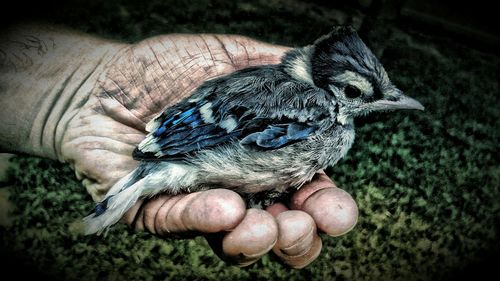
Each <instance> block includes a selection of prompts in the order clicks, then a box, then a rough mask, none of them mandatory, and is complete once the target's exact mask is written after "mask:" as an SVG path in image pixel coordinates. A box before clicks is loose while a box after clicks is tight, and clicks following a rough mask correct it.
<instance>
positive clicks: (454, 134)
mask: <svg viewBox="0 0 500 281" xmlns="http://www.w3.org/2000/svg"><path fill="white" fill-rule="evenodd" d="M89 5H90V8H89ZM76 6H78V5H68V6H67V7H66V6H65V7H61V8H60V9H58V10H54V11H52V12H50V14H47V15H46V18H48V19H49V20H50V21H53V22H56V23H63V24H66V25H69V26H71V27H73V28H76V29H79V30H82V31H85V32H91V33H95V34H98V35H100V36H106V37H112V38H116V39H120V40H126V41H134V40H139V39H142V38H146V37H148V36H152V35H156V34H163V33H168V32H190V33H191V32H218V33H238V34H245V35H249V36H252V37H256V38H259V39H262V40H266V41H269V42H275V43H282V44H289V45H303V44H305V43H309V42H311V41H312V40H314V39H315V38H316V37H317V36H318V35H320V34H322V33H324V32H325V31H327V30H328V29H329V28H330V26H331V25H332V24H334V23H335V19H332V16H331V15H344V16H345V17H346V18H347V19H348V21H349V19H353V18H358V17H359V12H358V11H356V10H349V9H340V10H335V9H333V8H331V7H328V6H318V5H314V4H304V3H301V2H296V1H291V2H287V1H257V2H253V3H251V4H250V3H240V2H239V1H235V2H230V3H228V2H226V1H197V2H195V3H192V4H185V2H184V1H166V2H165V1H149V2H148V4H147V5H146V4H144V3H143V2H138V1H137V2H136V1H130V2H129V1H114V2H109V1H108V2H105V3H97V2H95V3H94V2H91V4H88V3H87V4H85V5H83V6H82V8H75V7H76ZM83 7H85V8H83ZM207 9H208V11H209V12H207ZM341 11H342V12H341ZM372 22H373V23H372V24H373V26H370V28H365V29H366V30H370V33H369V34H367V35H366V37H367V38H369V40H368V43H369V45H370V46H374V49H375V52H376V53H380V54H383V55H382V62H383V64H384V66H385V67H386V69H387V70H388V71H389V74H390V76H391V77H392V79H393V81H394V83H395V84H396V85H398V86H399V87H400V88H401V89H403V90H405V91H406V92H407V93H408V94H409V95H410V96H412V97H415V98H417V99H418V100H420V101H421V102H422V103H423V104H424V105H425V107H426V111H425V112H399V113H390V114H378V115H372V116H369V117H366V118H364V119H361V120H358V121H357V127H358V128H357V139H356V143H355V145H354V147H353V149H352V150H351V151H350V152H349V154H348V156H347V157H346V159H344V160H343V161H341V162H340V163H339V164H338V165H337V166H336V167H334V168H333V169H332V170H330V171H329V172H330V173H331V174H332V178H333V179H335V181H336V182H337V183H338V185H339V186H341V187H343V188H345V189H346V190H347V191H348V192H349V193H351V194H352V195H353V197H354V198H355V200H356V202H357V203H358V205H359V209H360V217H359V223H358V225H357V226H356V228H355V229H354V230H353V231H352V232H350V233H349V234H347V235H345V236H343V237H340V238H330V237H326V236H324V237H323V238H324V240H323V241H324V248H323V251H322V253H321V255H320V257H319V258H318V259H317V260H316V261H315V262H314V263H313V264H311V265H310V266H308V267H306V268H305V269H302V270H291V269H289V268H287V267H285V266H282V265H281V264H280V263H279V262H277V261H276V259H275V257H273V256H266V257H264V258H263V259H262V260H260V261H259V262H258V263H256V264H255V265H252V266H250V267H248V268H243V269H240V268H237V267H233V266H227V265H225V264H224V263H223V262H221V261H220V260H219V259H218V258H217V257H216V256H215V255H214V254H213V253H212V252H211V250H210V248H209V247H208V245H207V243H206V242H205V241H204V240H203V239H202V238H196V239H194V240H170V239H160V238H157V237H155V236H153V235H150V234H147V233H132V232H130V231H129V230H128V229H127V228H126V227H125V226H117V227H114V228H113V229H112V230H111V231H110V232H109V233H108V235H107V236H105V237H80V236H75V235H73V234H71V232H69V231H68V225H69V224H70V223H71V222H73V221H74V220H75V219H77V218H79V217H81V216H83V215H85V214H86V213H87V212H88V210H90V209H91V207H92V203H91V200H90V197H89V196H88V195H87V194H86V193H85V190H84V188H83V187H82V186H81V185H80V183H79V182H77V181H76V180H75V179H74V176H73V173H72V171H71V170H70V169H69V168H68V167H67V166H65V165H63V164H60V163H55V162H53V161H49V160H42V159H38V158H32V157H17V158H16V159H14V160H13V163H14V166H13V168H12V170H11V175H10V176H11V178H12V179H13V184H14V185H15V187H16V188H15V189H13V190H12V193H11V196H10V198H11V200H12V201H13V203H14V204H15V205H16V207H17V211H16V213H15V216H16V217H15V219H14V221H13V225H12V226H11V227H10V228H8V229H6V228H0V233H1V244H2V248H3V249H5V253H10V254H13V255H16V256H18V257H20V258H22V259H23V260H24V261H25V262H27V263H29V264H31V266H33V267H35V268H36V269H37V270H40V271H42V272H45V273H46V274H48V275H50V276H51V277H52V278H55V279H71V280H73V279H75V280H76V279H78V280H96V279H99V280H120V279H127V280H158V279H160V280H161V279H167V280H169V279H173V278H175V279H180V280H184V279H186V280H187V279H190V280H191V279H210V280H212V279H238V280H264V279H266V280H269V279H288V280H305V279H307V280H316V279H324V280H330V279H337V280H381V279H383V280H430V279H432V280H442V279H446V278H448V277H449V275H450V274H452V272H455V271H456V270H459V269H461V268H463V267H464V266H466V265H468V264H470V263H472V262H480V261H481V260H482V258H483V257H486V256H487V254H491V253H494V252H496V251H498V250H500V249H499V247H500V246H499V244H498V237H499V226H500V200H498V198H500V189H499V187H500V176H499V175H500V166H499V163H498V159H497V158H498V151H499V145H498V143H499V132H500V128H499V121H498V120H500V114H499V110H498V107H497V104H498V94H499V93H498V89H499V85H498V77H497V76H498V74H497V73H498V69H499V66H500V59H499V58H498V57H496V56H493V55H488V54H484V53H480V52H478V51H475V50H473V49H470V48H466V47H464V46H460V45H459V44H456V43H455V42H453V41H452V40H450V39H446V38H440V37H437V36H431V35H422V34H421V33H420V32H418V30H413V29H411V28H408V27H405V28H400V27H398V25H397V24H395V23H380V22H377V21H372ZM388 30H389V32H388ZM387 33H390V35H389V36H385V35H386V34H387ZM382 35H384V36H382Z"/></svg>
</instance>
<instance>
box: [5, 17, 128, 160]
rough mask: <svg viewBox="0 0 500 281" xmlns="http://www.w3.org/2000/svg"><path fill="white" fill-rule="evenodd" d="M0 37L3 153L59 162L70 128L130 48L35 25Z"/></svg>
mask: <svg viewBox="0 0 500 281" xmlns="http://www.w3.org/2000/svg"><path fill="white" fill-rule="evenodd" d="M0 37H1V39H2V40H1V42H6V43H2V44H1V45H0V49H1V50H2V51H3V53H4V54H5V55H4V56H3V57H1V61H0V68H1V70H2V71H1V72H0V85H1V86H2V87H1V92H0V101H1V103H2V107H3V109H2V111H1V112H0V116H1V120H2V124H0V149H1V150H2V151H9V152H22V153H27V154H32V155H37V156H42V157H48V158H52V159H57V158H59V159H61V157H60V147H61V140H62V137H63V135H64V131H65V128H66V124H67V123H68V122H69V121H70V120H71V118H72V117H73V116H74V115H75V114H76V113H77V112H78V110H79V109H80V108H81V106H82V105H83V104H84V103H85V101H86V100H88V98H89V96H90V95H91V93H92V90H94V89H95V85H96V83H97V80H98V78H99V76H100V75H101V74H102V73H103V72H104V70H105V68H106V65H108V64H109V62H110V61H112V60H113V58H114V57H115V56H116V55H117V54H118V53H119V52H120V50H121V49H123V48H124V47H126V46H127V45H126V44H121V43H116V42H111V41H106V40H102V39H97V38H93V37H90V36H87V35H83V34H77V33H73V32H69V31H65V30H60V29H55V28H48V27H43V28H41V27H37V26H19V27H16V28H15V29H11V30H9V31H8V32H6V33H4V34H2V35H1V36H0Z"/></svg>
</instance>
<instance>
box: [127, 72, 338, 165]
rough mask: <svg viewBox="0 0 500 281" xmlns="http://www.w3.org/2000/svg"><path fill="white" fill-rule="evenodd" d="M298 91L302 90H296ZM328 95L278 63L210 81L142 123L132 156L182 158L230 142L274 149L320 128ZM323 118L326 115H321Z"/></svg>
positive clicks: (298, 139)
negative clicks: (141, 136) (141, 133)
mask: <svg viewBox="0 0 500 281" xmlns="http://www.w3.org/2000/svg"><path fill="white" fill-rule="evenodd" d="M297 92H300V93H301V94H300V95H298V94H297ZM326 95H327V94H326V93H323V92H318V91H317V90H316V89H315V88H311V86H305V85H302V84H300V83H298V82H292V81H291V80H290V77H289V76H287V75H285V74H283V73H282V72H280V71H279V70H277V67H276V66H268V67H261V68H247V69H243V70H240V71H238V72H236V73H234V74H232V75H229V76H225V77H221V78H217V79H215V80H210V81H207V82H206V83H204V84H203V85H202V86H201V87H200V88H198V89H197V90H196V91H195V93H194V94H193V95H192V96H190V97H188V98H186V99H184V100H183V101H181V102H180V103H178V104H177V105H175V106H173V107H170V108H168V109H167V110H165V111H164V112H163V113H162V114H161V115H159V116H158V117H157V118H155V119H153V120H152V121H151V122H150V123H148V125H147V126H146V130H147V131H148V132H149V135H148V136H147V137H146V139H144V140H143V141H142V142H141V143H140V144H139V146H138V147H137V148H136V150H135V151H134V158H135V159H140V160H157V159H172V158H184V157H185V156H186V155H189V154H193V153H196V152H197V151H199V150H202V149H206V148H209V147H214V146H217V145H221V144H224V143H228V142H230V141H239V142H240V143H241V144H242V145H245V146H252V147H253V148H255V149H262V150H265V149H277V148H281V147H284V146H286V145H289V144H291V143H294V142H297V141H300V140H304V139H307V138H308V137H309V136H311V135H313V134H315V133H316V132H318V131H319V130H321V129H319V127H323V128H324V126H323V125H318V124H320V123H321V122H318V121H320V120H319V119H324V117H321V116H324V115H321V114H323V113H322V111H323V109H322V108H323V107H324V106H318V105H319V104H331V102H330V101H327V100H326V99H325V96H326ZM324 120H326V119H324Z"/></svg>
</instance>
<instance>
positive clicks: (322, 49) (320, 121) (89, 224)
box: [84, 27, 424, 234]
mask: <svg viewBox="0 0 500 281" xmlns="http://www.w3.org/2000/svg"><path fill="white" fill-rule="evenodd" d="M393 109H419V110H423V109H424V107H423V106H422V105H421V104H420V103H419V102H418V101H416V100H414V99H412V98H409V97H407V96H405V95H403V94H402V92H401V91H400V90H398V89H397V88H396V87H395V86H394V85H393V84H392V83H391V81H390V80H389V77H388V76H387V73H386V72H385V70H384V68H383V67H382V65H381V64H380V62H379V61H378V60H377V58H376V57H375V56H374V55H373V53H372V52H371V51H370V50H369V49H368V47H367V46H366V45H365V44H364V43H363V42H362V40H361V38H360V37H359V36H358V35H357V33H356V31H355V30H354V29H352V28H350V27H336V28H334V29H333V31H332V32H330V33H329V34H327V35H325V36H323V37H321V38H319V39H318V40H316V41H315V42H314V43H313V44H312V45H309V46H306V47H302V48H296V49H292V50H290V51H289V52H287V53H286V54H285V55H284V57H283V58H282V61H281V63H280V64H276V65H263V66H258V67H250V68H246V69H242V70H239V71H236V72H234V73H231V74H229V75H226V76H222V77H219V78H215V79H212V80H208V81H206V82H205V83H203V84H202V85H201V86H200V87H198V88H197V89H196V90H195V91H194V92H193V93H192V95H191V96H189V97H187V98H185V99H183V100H182V101H180V102H179V103H178V104H176V105H174V106H172V107H170V108H167V109H166V110H165V111H164V112H163V113H161V114H160V115H159V116H157V117H156V118H154V119H153V120H152V121H151V122H149V123H148V124H147V126H146V130H147V131H148V132H149V134H148V135H147V137H146V138H145V139H144V140H143V141H142V142H141V143H140V144H139V145H138V147H137V148H136V149H135V151H134V153H133V156H134V158H135V159H138V160H141V162H140V164H139V166H138V167H137V168H136V169H135V170H134V171H132V172H131V173H130V174H128V175H127V176H125V177H124V178H123V179H121V180H120V181H119V182H117V183H116V184H115V185H114V186H113V187H112V188H111V189H110V190H109V192H108V193H107V195H106V197H105V199H104V200H103V201H102V202H100V203H98V204H97V206H96V207H95V209H94V210H93V212H92V213H91V214H90V215H89V216H87V217H85V218H84V227H85V230H84V232H85V233H86V234H92V233H96V232H101V231H103V230H105V229H106V228H108V227H109V226H111V225H113V224H115V223H116V222H117V221H118V220H119V219H120V218H121V217H122V216H123V214H124V213H125V212H126V211H127V210H128V209H130V208H131V207H132V206H133V205H134V203H136V202H137V200H138V199H139V198H141V197H150V196H153V195H155V194H158V193H161V192H166V193H169V194H179V193H186V192H194V191H199V190H204V189H209V188H228V189H232V190H234V191H236V192H238V193H240V194H242V195H243V196H246V195H251V194H256V193H259V192H265V191H272V192H277V193H280V192H284V191H285V190H286V189H288V188H289V187H291V188H300V187H301V186H302V185H303V184H304V183H306V182H308V181H310V180H311V179H312V177H313V175H314V174H315V173H316V172H317V171H318V170H321V169H324V168H326V167H328V166H333V165H335V163H337V161H339V159H341V158H342V157H343V156H344V155H345V154H346V153H347V151H348V150H349V149H350V148H351V145H352V144H353V141H354V125H353V118H355V117H356V116H360V115H365V114H368V113H370V112H372V111H383V110H393Z"/></svg>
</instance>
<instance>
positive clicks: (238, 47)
mask: <svg viewBox="0 0 500 281" xmlns="http://www.w3.org/2000/svg"><path fill="white" fill-rule="evenodd" d="M213 36H214V37H215V39H216V40H217V41H218V42H219V43H220V47H221V48H222V49H223V50H224V51H225V53H226V55H227V56H228V58H229V61H230V62H231V63H232V64H233V65H234V67H235V68H236V69H240V68H244V67H248V66H256V65H262V64H278V63H280V62H281V58H282V56H283V55H284V53H285V52H286V51H288V50H289V49H290V48H288V47H285V46H280V45H273V44H269V43H264V42H261V41H257V40H254V39H251V38H248V37H245V36H239V35H213Z"/></svg>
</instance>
